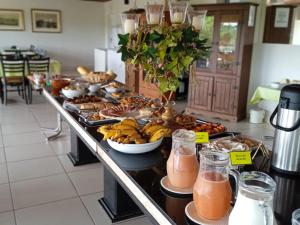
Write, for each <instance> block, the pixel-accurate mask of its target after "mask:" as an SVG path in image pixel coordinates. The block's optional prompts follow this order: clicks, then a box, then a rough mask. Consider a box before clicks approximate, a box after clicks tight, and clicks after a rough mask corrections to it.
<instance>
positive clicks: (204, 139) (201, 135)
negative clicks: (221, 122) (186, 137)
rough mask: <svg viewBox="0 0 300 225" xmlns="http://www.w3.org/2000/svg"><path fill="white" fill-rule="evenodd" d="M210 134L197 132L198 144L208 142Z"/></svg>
mask: <svg viewBox="0 0 300 225" xmlns="http://www.w3.org/2000/svg"><path fill="white" fill-rule="evenodd" d="M208 142H209V135H208V132H196V144H201V143H208Z"/></svg>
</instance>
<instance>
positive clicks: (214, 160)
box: [44, 67, 276, 225]
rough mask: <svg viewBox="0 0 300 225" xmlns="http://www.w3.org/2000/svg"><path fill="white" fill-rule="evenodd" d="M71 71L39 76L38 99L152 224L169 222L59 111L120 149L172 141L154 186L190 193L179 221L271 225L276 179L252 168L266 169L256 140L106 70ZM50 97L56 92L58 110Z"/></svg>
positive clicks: (266, 155)
mask: <svg viewBox="0 0 300 225" xmlns="http://www.w3.org/2000/svg"><path fill="white" fill-rule="evenodd" d="M78 72H79V73H80V74H81V75H82V76H81V77H80V78H76V79H73V78H66V77H61V76H58V77H54V78H53V79H52V80H50V81H45V83H46V84H47V85H48V86H51V88H50V89H49V88H46V89H44V94H45V96H46V98H47V99H48V100H50V101H51V103H52V104H53V105H54V106H55V107H56V108H57V109H58V112H59V113H61V114H62V115H63V116H64V117H65V119H66V120H67V121H68V122H69V123H70V125H71V126H72V127H73V128H74V129H75V130H76V131H77V133H80V135H83V136H81V137H82V138H83V139H84V141H85V142H86V143H87V144H88V145H89V147H90V148H92V150H93V151H94V152H95V153H96V154H98V156H100V160H101V161H104V162H105V165H106V167H108V168H109V169H110V170H111V171H112V172H113V174H114V175H115V176H117V177H118V181H119V182H120V183H122V184H123V185H125V188H126V190H127V191H129V192H130V193H131V195H133V198H134V199H135V202H138V205H139V206H143V209H144V210H146V211H147V213H148V214H149V215H150V216H151V217H152V218H154V221H155V222H156V223H157V224H164V225H165V224H175V223H174V222H173V221H172V220H170V218H168V217H166V214H165V212H164V211H162V210H160V209H159V210H158V209H157V207H156V206H157V205H156V204H153V200H150V201H149V196H148V195H147V194H145V193H144V192H143V191H141V190H140V188H138V187H137V186H136V183H135V182H134V181H132V180H131V179H130V178H129V177H128V174H127V173H126V172H124V171H123V170H122V169H120V168H119V166H118V165H117V164H116V163H115V162H114V160H112V158H111V157H110V156H109V154H107V152H106V151H105V150H103V148H102V147H99V145H98V142H95V137H93V136H91V135H90V134H88V133H85V132H83V130H84V129H82V127H81V125H80V124H79V123H78V121H76V120H74V117H72V116H70V115H69V114H66V113H65V110H66V111H68V112H71V113H72V114H76V115H77V116H78V118H79V121H80V123H82V124H85V126H86V127H93V128H94V129H95V130H96V131H97V132H96V135H98V139H99V138H100V139H101V140H102V142H103V141H104V142H105V143H106V144H107V145H108V146H109V147H110V149H113V150H114V151H117V152H120V153H121V154H127V155H135V154H139V155H141V154H146V153H149V152H153V151H159V149H160V146H161V145H162V143H163V141H164V139H172V141H171V143H172V146H169V148H170V149H171V151H170V154H169V156H168V159H167V162H166V165H165V168H166V176H162V178H161V180H160V188H161V189H162V191H164V192H166V193H168V194H170V195H174V196H178V197H180V198H185V197H190V196H192V201H191V202H189V203H188V204H187V205H186V207H185V209H184V211H185V212H184V214H185V216H186V218H185V222H184V224H203V225H206V224H217V225H223V224H224V225H225V224H229V225H240V224H241V221H243V223H242V224H243V225H254V224H255V225H273V224H276V220H275V217H274V213H273V196H274V192H275V190H276V182H275V181H274V180H273V178H271V177H270V176H269V175H268V174H267V173H264V172H260V171H259V170H262V169H261V168H264V167H265V166H266V165H265V164H266V163H267V162H268V161H269V159H270V157H271V151H270V150H268V149H267V148H266V147H265V146H264V144H263V142H262V141H261V140H257V139H255V138H252V137H248V136H244V135H242V134H240V133H237V132H229V131H227V129H226V127H225V126H224V125H223V124H221V123H216V122H210V121H205V120H202V119H199V118H196V117H195V116H194V115H188V114H185V113H178V112H176V111H175V109H174V103H173V102H163V101H162V100H160V99H149V98H146V97H144V96H141V95H139V94H137V93H134V92H132V91H131V90H129V89H128V88H127V87H126V85H124V84H122V83H120V82H117V81H116V80H115V78H116V74H114V73H113V72H112V71H107V72H92V71H88V70H87V69H86V68H84V67H79V68H78ZM48 90H51V96H52V97H51V96H50V94H49V92H48ZM87 90H89V92H87ZM53 96H60V97H61V96H63V97H64V101H63V103H62V107H61V105H60V104H59V103H57V102H56V101H55V98H53ZM98 139H97V140H98ZM247 168H250V169H247ZM253 170H257V171H253ZM242 171H243V172H242ZM245 209H247V210H245ZM266 221H267V222H266Z"/></svg>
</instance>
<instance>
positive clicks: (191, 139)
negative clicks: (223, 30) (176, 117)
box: [167, 129, 199, 189]
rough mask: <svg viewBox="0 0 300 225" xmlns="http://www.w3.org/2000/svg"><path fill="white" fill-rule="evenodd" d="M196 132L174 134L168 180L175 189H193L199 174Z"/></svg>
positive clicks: (186, 131)
mask: <svg viewBox="0 0 300 225" xmlns="http://www.w3.org/2000/svg"><path fill="white" fill-rule="evenodd" d="M195 138H196V135H195V132H194V131H188V130H185V129H179V130H176V131H174V132H173V134H172V151H171V154H170V156H169V159H168V161H167V173H168V179H169V181H170V183H171V185H173V186H174V187H177V188H182V189H187V188H192V187H193V186H194V183H195V181H196V178H197V174H198V168H199V165H198V161H197V156H196V146H195Z"/></svg>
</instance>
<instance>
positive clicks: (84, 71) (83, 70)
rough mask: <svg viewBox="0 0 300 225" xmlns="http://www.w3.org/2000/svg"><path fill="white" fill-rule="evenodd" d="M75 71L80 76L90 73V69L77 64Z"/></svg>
mask: <svg viewBox="0 0 300 225" xmlns="http://www.w3.org/2000/svg"><path fill="white" fill-rule="evenodd" d="M77 72H78V73H79V74H80V75H82V76H86V75H88V74H89V73H90V71H89V70H88V69H87V68H86V67H84V66H78V67H77Z"/></svg>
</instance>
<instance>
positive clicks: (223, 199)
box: [193, 150, 232, 220]
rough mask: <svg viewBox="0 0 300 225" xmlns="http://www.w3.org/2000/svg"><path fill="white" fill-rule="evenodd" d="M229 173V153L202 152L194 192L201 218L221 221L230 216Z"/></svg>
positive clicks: (230, 193)
mask: <svg viewBox="0 0 300 225" xmlns="http://www.w3.org/2000/svg"><path fill="white" fill-rule="evenodd" d="M229 173H230V169H229V155H228V153H224V152H218V151H210V150H205V151H200V170H199V174H198V177H197V181H196V183H195V185H194V190H193V200H194V204H195V208H196V211H197V215H198V216H199V217H200V218H203V219H207V220H219V219H222V218H223V217H224V216H226V214H228V212H229V209H230V202H231V198H232V190H231V186H230V182H229Z"/></svg>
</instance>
